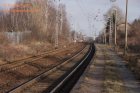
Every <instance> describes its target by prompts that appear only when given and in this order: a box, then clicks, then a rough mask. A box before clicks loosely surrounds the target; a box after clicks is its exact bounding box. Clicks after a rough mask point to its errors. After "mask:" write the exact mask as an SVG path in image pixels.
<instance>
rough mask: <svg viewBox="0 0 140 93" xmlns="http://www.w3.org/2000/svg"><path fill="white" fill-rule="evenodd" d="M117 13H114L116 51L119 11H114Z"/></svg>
mask: <svg viewBox="0 0 140 93" xmlns="http://www.w3.org/2000/svg"><path fill="white" fill-rule="evenodd" d="M114 11H115V13H114V17H115V22H114V33H115V36H114V40H115V41H114V42H115V49H116V46H117V23H116V22H117V10H116V9H115V10H114Z"/></svg>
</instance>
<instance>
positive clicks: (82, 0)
mask: <svg viewBox="0 0 140 93" xmlns="http://www.w3.org/2000/svg"><path fill="white" fill-rule="evenodd" d="M14 1H16V0H0V4H2V3H14ZM125 1H126V0H116V3H115V4H116V5H117V6H119V7H120V8H121V9H122V11H123V12H124V13H125ZM62 3H64V4H66V8H67V13H68V18H69V20H70V22H71V24H73V26H72V27H73V28H75V29H76V30H78V31H82V32H83V33H84V34H86V35H90V36H91V35H92V33H94V32H93V31H95V30H96V33H97V34H98V33H99V31H100V30H101V29H102V28H103V27H104V25H103V24H104V23H103V22H102V21H91V19H94V17H95V16H97V15H98V20H103V14H104V13H106V11H107V10H108V9H109V8H110V7H111V5H112V3H110V0H62ZM91 17H92V18H91ZM139 17H140V0H129V9H128V21H129V22H132V21H133V20H134V19H135V18H139ZM88 18H89V19H90V20H89V21H91V23H92V25H93V24H94V28H93V27H92V29H91V30H92V31H91V30H90V28H89V21H88Z"/></svg>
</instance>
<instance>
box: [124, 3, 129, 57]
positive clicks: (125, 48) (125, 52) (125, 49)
mask: <svg viewBox="0 0 140 93" xmlns="http://www.w3.org/2000/svg"><path fill="white" fill-rule="evenodd" d="M127 14H128V0H126V14H125V46H124V55H126V54H127V48H128V46H127V37H128V32H127Z"/></svg>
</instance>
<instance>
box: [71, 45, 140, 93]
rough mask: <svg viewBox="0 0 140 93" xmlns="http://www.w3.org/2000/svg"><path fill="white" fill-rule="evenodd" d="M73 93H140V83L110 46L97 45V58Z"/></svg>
mask: <svg viewBox="0 0 140 93" xmlns="http://www.w3.org/2000/svg"><path fill="white" fill-rule="evenodd" d="M71 93H140V82H139V81H137V80H136V79H135V77H134V76H133V73H132V72H131V71H130V70H129V69H128V68H126V66H125V61H124V60H123V59H121V58H120V57H119V56H118V55H117V54H116V53H115V52H113V51H111V49H110V48H109V47H108V46H104V45H96V55H95V57H94V58H93V60H92V62H91V63H90V65H89V66H88V68H87V69H86V71H85V72H84V74H83V76H82V77H81V78H80V79H79V81H78V82H77V84H76V85H75V86H74V88H73V89H72V91H71Z"/></svg>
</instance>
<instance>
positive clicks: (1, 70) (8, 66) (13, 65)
mask: <svg viewBox="0 0 140 93" xmlns="http://www.w3.org/2000/svg"><path fill="white" fill-rule="evenodd" d="M72 48H75V47H72ZM72 48H70V49H72ZM63 51H66V50H64V49H57V50H53V51H49V52H45V53H41V54H38V55H35V56H31V57H28V58H25V59H21V60H17V61H14V62H11V63H5V64H3V65H0V73H5V72H8V71H11V70H15V69H18V68H21V67H23V65H25V64H26V63H28V62H34V61H37V60H40V59H42V58H43V57H46V56H48V55H52V54H56V53H60V52H63Z"/></svg>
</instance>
